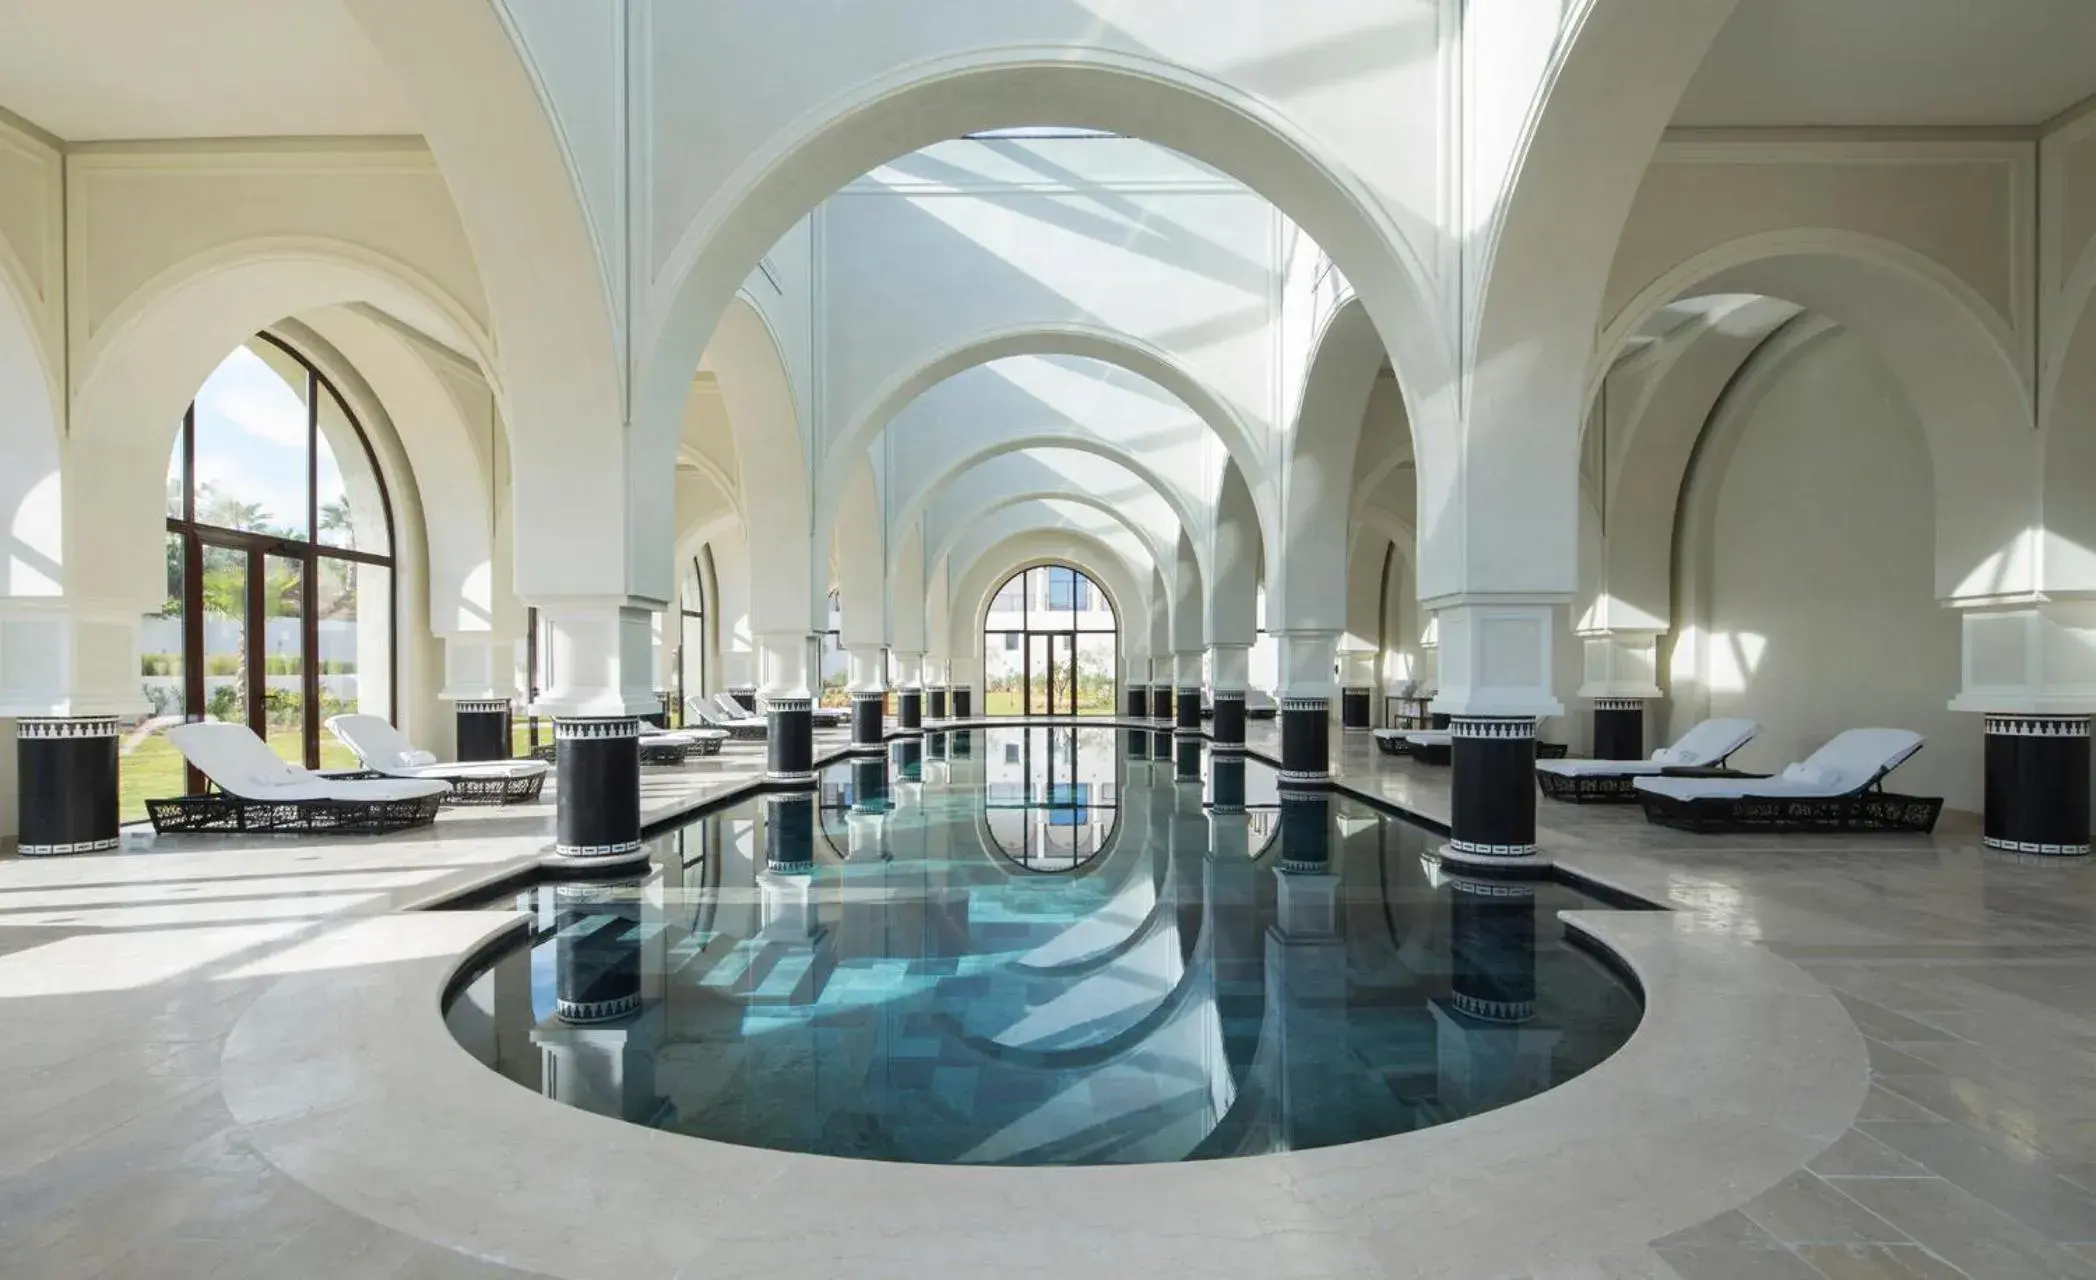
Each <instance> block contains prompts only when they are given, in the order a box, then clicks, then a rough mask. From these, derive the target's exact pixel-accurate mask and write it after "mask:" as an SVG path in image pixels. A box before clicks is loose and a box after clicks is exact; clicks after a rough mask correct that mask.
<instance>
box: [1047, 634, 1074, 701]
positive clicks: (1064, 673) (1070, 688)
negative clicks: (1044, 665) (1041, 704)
mask: <svg viewBox="0 0 2096 1280" xmlns="http://www.w3.org/2000/svg"><path fill="white" fill-rule="evenodd" d="M1048 687H1049V689H1050V690H1051V691H1052V692H1050V694H1049V695H1048V705H1049V707H1050V708H1051V709H1052V710H1053V712H1054V714H1056V715H1059V716H1074V715H1076V714H1077V636H1076V635H1075V634H1074V633H1072V632H1067V631H1066V632H1064V633H1063V634H1061V635H1057V636H1050V637H1049V646H1048Z"/></svg>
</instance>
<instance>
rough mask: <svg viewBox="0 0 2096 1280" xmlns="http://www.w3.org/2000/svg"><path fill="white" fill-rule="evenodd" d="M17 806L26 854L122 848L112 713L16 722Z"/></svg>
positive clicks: (21, 848) (45, 855) (20, 849)
mask: <svg viewBox="0 0 2096 1280" xmlns="http://www.w3.org/2000/svg"><path fill="white" fill-rule="evenodd" d="M15 782H16V784H17V787H18V790H17V791H16V812H17V813H18V814H19V815H20V819H19V821H20V828H21V829H20V831H19V832H18V833H17V834H18V835H19V837H20V843H19V844H18V845H17V846H16V848H15V852H17V853H19V854H21V855H22V856H23V857H25V858H49V857H56V856H58V855H61V854H68V853H100V852H102V851H105V850H109V849H114V848H116V847H117V840H118V836H117V727H116V717H115V716H66V717H63V718H61V717H56V716H53V717H42V716H38V717H24V718H23V719H20V720H17V721H15Z"/></svg>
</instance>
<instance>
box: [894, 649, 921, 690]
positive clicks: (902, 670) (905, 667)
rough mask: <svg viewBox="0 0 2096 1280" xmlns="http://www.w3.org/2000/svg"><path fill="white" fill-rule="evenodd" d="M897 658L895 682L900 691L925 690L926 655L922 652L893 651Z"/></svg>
mask: <svg viewBox="0 0 2096 1280" xmlns="http://www.w3.org/2000/svg"><path fill="white" fill-rule="evenodd" d="M889 652H890V653H891V654H892V655H893V656H894V658H895V682H896V687H897V688H898V689H917V690H921V689H923V688H924V653H923V651H922V650H910V649H892V650H890V651H889Z"/></svg>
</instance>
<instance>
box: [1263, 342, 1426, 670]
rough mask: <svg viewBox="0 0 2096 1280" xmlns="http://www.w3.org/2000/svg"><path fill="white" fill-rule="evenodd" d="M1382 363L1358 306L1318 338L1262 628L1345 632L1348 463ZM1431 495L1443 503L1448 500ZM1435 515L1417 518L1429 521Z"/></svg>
mask: <svg viewBox="0 0 2096 1280" xmlns="http://www.w3.org/2000/svg"><path fill="white" fill-rule="evenodd" d="M1383 359H1384V352H1383V346H1382V341H1381V338H1380V337H1379V336H1378V334H1377V332H1376V329H1375V327H1374V325H1373V324H1371V323H1370V321H1369V316H1368V312H1367V311H1366V309H1365V308H1364V307H1362V305H1361V304H1360V303H1359V302H1358V301H1356V300H1349V301H1348V302H1347V303H1345V304H1344V305H1342V306H1340V307H1339V308H1338V309H1336V310H1335V311H1334V312H1333V313H1332V315H1331V317H1330V319H1329V320H1327V322H1326V324H1325V327H1324V329H1323V331H1321V332H1320V333H1319V335H1318V341H1317V344H1316V346H1315V347H1314V348H1313V350H1312V355H1311V360H1310V367H1309V371H1308V373H1307V375H1306V376H1305V377H1304V379H1303V397H1302V403H1301V405H1300V406H1299V407H1298V408H1297V410H1296V415H1295V426H1294V429H1293V430H1292V431H1291V432H1290V433H1289V440H1288V449H1289V454H1288V463H1287V466H1286V468H1285V470H1284V471H1283V474H1282V484H1281V497H1282V525H1281V530H1282V534H1281V537H1280V538H1279V539H1277V540H1275V541H1274V542H1273V543H1271V544H1269V546H1268V548H1267V554H1268V557H1269V560H1270V561H1271V563H1270V564H1269V565H1268V566H1267V583H1268V587H1267V597H1266V608H1267V614H1266V616H1267V627H1268V629H1269V630H1273V631H1290V630H1298V629H1300V630H1306V631H1338V630H1342V629H1344V627H1345V625H1346V596H1347V587H1346V546H1347V518H1348V514H1349V510H1350V508H1351V506H1352V503H1353V493H1354V488H1355V483H1356V482H1355V476H1354V455H1355V451H1356V449H1357V447H1358V446H1359V444H1360V440H1361V423H1362V419H1363V418H1364V417H1365V416H1366V415H1367V413H1368V400H1369V396H1370V395H1371V394H1372V393H1373V392H1374V390H1375V380H1376V373H1377V371H1378V370H1380V369H1381V368H1382V364H1383ZM1415 447H1416V442H1415ZM1430 496H1431V497H1433V498H1434V499H1437V500H1446V499H1449V498H1452V497H1453V496H1454V495H1453V494H1450V493H1446V492H1441V493H1435V494H1433V495H1430ZM1434 516H1435V513H1434V512H1432V511H1430V512H1427V513H1423V518H1424V519H1426V520H1427V521H1428V522H1429V523H1431V521H1432V519H1433V518H1434Z"/></svg>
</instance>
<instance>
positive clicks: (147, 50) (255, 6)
mask: <svg viewBox="0 0 2096 1280" xmlns="http://www.w3.org/2000/svg"><path fill="white" fill-rule="evenodd" d="M0 107H5V108H6V109H8V110H9V111H12V112H14V113H15V114H16V115H19V116H23V117H25V118H27V119H28V120H29V121H30V122H31V123H33V124H35V125H37V126H38V127H40V128H42V129H45V130H47V131H49V132H51V133H54V134H57V135H58V136H59V137H61V138H65V139H68V140H71V141H76V142H84V141H95V140H106V139H116V138H215V137H255V136H266V135H286V134H414V133H420V132H421V128H420V126H419V124H418V123H417V121H416V119H415V115H414V113H413V111H411V110H410V109H409V106H408V103H407V101H406V99H405V98H404V97H403V95H402V94H401V92H400V89H399V86H398V85H396V84H395V83H394V81H393V79H392V77H391V75H390V74H389V73H388V72H387V71H386V69H385V67H384V66H383V65H382V64H381V63H380V62H379V59H378V55H377V53H376V52H375V51H374V50H373V49H372V47H371V43H370V41H369V40H367V39H366V38H365V36H364V32H363V29H362V28H361V27H359V26H358V25H357V23H356V21H355V20H354V19H353V18H351V17H350V15H349V13H348V12H347V11H346V10H345V9H344V8H343V7H342V6H341V4H339V3H338V2H337V0H166V2H164V3H160V4H139V3H137V2H136V0H0Z"/></svg>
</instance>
